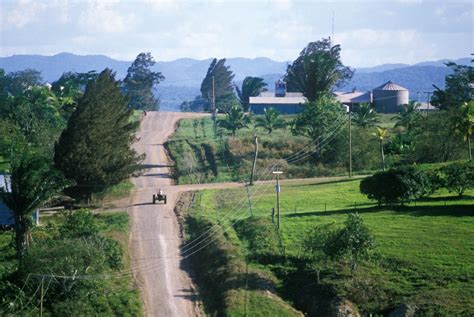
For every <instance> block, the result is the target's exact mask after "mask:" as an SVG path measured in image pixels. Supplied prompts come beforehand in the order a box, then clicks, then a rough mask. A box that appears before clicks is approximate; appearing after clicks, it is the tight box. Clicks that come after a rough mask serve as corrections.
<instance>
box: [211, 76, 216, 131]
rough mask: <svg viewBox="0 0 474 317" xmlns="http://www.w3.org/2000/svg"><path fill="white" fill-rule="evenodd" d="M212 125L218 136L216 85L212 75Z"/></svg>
mask: <svg viewBox="0 0 474 317" xmlns="http://www.w3.org/2000/svg"><path fill="white" fill-rule="evenodd" d="M212 126H213V128H214V137H215V136H216V87H215V84H214V76H212Z"/></svg>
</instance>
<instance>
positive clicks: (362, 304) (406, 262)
mask: <svg viewBox="0 0 474 317" xmlns="http://www.w3.org/2000/svg"><path fill="white" fill-rule="evenodd" d="M359 182H360V180H342V181H335V182H328V183H317V182H313V183H312V182H311V181H306V182H304V184H298V183H295V182H288V183H283V185H282V190H281V212H282V216H281V237H282V241H283V245H284V249H285V253H286V256H287V257H289V258H301V257H302V256H304V249H303V246H302V241H303V240H304V239H305V237H306V235H307V233H308V232H309V231H310V230H311V229H312V228H314V227H315V226H318V225H323V224H329V223H333V224H334V226H335V227H337V226H340V225H342V223H343V222H344V220H345V219H346V215H347V213H348V212H354V211H357V212H358V213H359V214H360V215H361V216H362V218H363V220H364V222H365V224H366V225H367V226H368V227H369V228H370V230H371V232H372V233H373V235H374V236H375V239H376V242H377V249H376V255H377V256H376V259H375V260H374V261H373V262H370V263H369V262H368V263H365V264H363V265H362V266H361V267H360V269H359V271H358V273H357V276H356V278H355V279H354V280H355V281H365V282H364V283H365V284H364V283H362V282H360V283H359V284H357V283H356V282H354V281H353V282H349V283H347V281H346V282H345V280H344V279H343V278H342V277H341V276H344V274H342V275H341V276H339V277H338V276H336V277H334V276H331V274H329V275H327V277H326V278H325V279H323V282H324V283H326V284H328V285H332V287H333V289H336V290H337V291H338V292H340V295H343V296H346V297H349V298H350V299H351V300H352V301H353V302H355V304H356V305H358V306H359V308H362V309H363V310H364V311H366V312H371V313H383V312H386V310H387V309H390V308H393V307H395V306H396V305H397V304H400V303H402V302H405V301H409V302H413V303H416V304H417V305H419V306H420V307H425V308H423V309H425V313H426V314H431V313H438V314H440V315H447V316H449V315H456V314H457V315H463V314H466V312H469V311H471V312H472V311H474V299H473V298H474V284H473V283H472V278H473V276H474V264H473V263H474V240H473V239H472V238H471V237H473V236H474V217H473V216H474V191H473V190H471V191H468V192H467V193H466V195H465V197H464V198H458V197H457V196H455V195H452V194H449V193H447V192H446V191H444V190H442V191H439V192H437V193H436V194H435V195H433V196H432V197H429V198H427V199H423V200H420V201H417V202H416V203H411V204H406V205H404V206H398V207H394V208H387V207H378V206H377V205H376V204H375V203H374V202H372V201H370V200H368V199H367V198H366V197H365V196H363V195H361V194H360V193H359ZM273 186H274V184H268V185H259V186H254V187H252V189H251V192H253V193H254V195H255V196H254V198H253V199H252V211H253V214H254V217H256V218H266V219H270V218H271V208H272V207H275V205H276V196H275V192H274V187H273ZM199 195H200V196H201V197H199ZM193 210H194V211H195V212H199V214H200V215H201V216H203V215H205V217H207V218H209V219H212V220H213V221H214V222H216V223H219V224H220V225H221V226H222V227H223V228H224V229H226V230H227V232H228V234H227V236H228V237H229V239H231V240H232V241H233V243H234V244H236V245H240V246H242V245H244V244H243V243H241V242H240V241H239V240H238V238H236V237H237V235H236V234H235V233H233V232H234V228H235V226H234V227H233V226H232V224H233V223H235V222H238V221H239V220H240V219H243V218H247V217H249V215H250V210H249V207H248V201H247V198H246V192H245V189H242V188H239V189H228V190H220V191H211V190H206V191H203V192H201V193H199V194H198V199H196V203H195V206H194V207H193ZM271 267H272V265H269V266H264V268H266V269H267V270H269V269H270V268H271ZM351 283H352V284H351ZM290 284H291V283H290ZM348 284H350V285H349V286H347V285H348ZM361 285H363V286H364V287H365V288H367V290H365V291H361V290H360V289H358V288H357V287H362V286H361ZM299 287H303V285H299ZM355 289H356V290H357V291H356V292H355V291H354V290H355ZM283 292H284V291H283ZM360 294H367V298H360V296H359V295H360ZM287 296H288V297H289V298H288V299H290V300H294V299H293V298H291V294H290V295H288V294H287ZM426 307H429V308H426Z"/></svg>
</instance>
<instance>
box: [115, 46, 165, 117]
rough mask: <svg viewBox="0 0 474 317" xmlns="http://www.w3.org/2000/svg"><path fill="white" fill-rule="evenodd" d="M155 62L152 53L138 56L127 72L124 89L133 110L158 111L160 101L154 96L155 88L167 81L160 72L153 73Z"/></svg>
mask: <svg viewBox="0 0 474 317" xmlns="http://www.w3.org/2000/svg"><path fill="white" fill-rule="evenodd" d="M153 65H155V61H154V60H153V57H152V56H151V54H150V53H140V54H138V56H137V58H136V59H135V61H134V62H133V63H132V65H131V66H130V67H129V68H128V70H127V76H126V77H125V79H124V80H123V89H124V92H125V94H126V95H127V97H128V98H129V99H130V102H129V106H130V108H133V109H143V110H158V109H159V108H160V102H159V100H158V99H157V98H156V97H155V96H154V94H153V87H154V86H155V85H158V84H159V83H160V82H161V81H163V80H165V76H163V75H162V74H161V73H160V72H153V71H151V67H153Z"/></svg>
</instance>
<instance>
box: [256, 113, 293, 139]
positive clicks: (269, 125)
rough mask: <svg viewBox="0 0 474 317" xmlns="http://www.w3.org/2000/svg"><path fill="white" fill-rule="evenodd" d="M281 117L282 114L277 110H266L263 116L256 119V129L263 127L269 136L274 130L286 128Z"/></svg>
mask: <svg viewBox="0 0 474 317" xmlns="http://www.w3.org/2000/svg"><path fill="white" fill-rule="evenodd" d="M279 116H280V114H279V113H278V111H276V110H275V109H273V108H269V109H267V108H265V109H264V110H263V116H261V117H258V118H256V119H255V127H256V128H258V127H262V128H264V129H265V130H267V132H268V134H271V133H272V132H273V130H275V129H279V128H284V127H285V126H286V122H285V121H284V120H283V119H282V118H280V117H279Z"/></svg>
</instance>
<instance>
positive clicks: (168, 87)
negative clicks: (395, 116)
mask: <svg viewBox="0 0 474 317" xmlns="http://www.w3.org/2000/svg"><path fill="white" fill-rule="evenodd" d="M211 60H212V59H210V58H209V59H205V60H196V59H191V58H180V59H177V60H174V61H170V62H161V61H158V62H157V63H156V64H155V66H154V70H155V71H160V72H161V73H162V74H163V75H164V76H165V77H166V79H165V81H163V82H162V83H160V84H159V85H158V86H157V89H156V94H157V95H158V96H159V97H160V99H161V102H162V108H163V109H166V110H168V109H169V110H172V109H178V107H179V105H180V104H181V102H183V101H185V100H191V99H193V98H194V97H195V96H197V95H199V88H200V85H201V81H202V79H203V77H204V76H205V74H206V72H207V69H208V67H209V64H210V63H211ZM448 61H449V60H439V61H428V62H422V63H417V64H415V65H408V64H383V65H379V66H375V67H364V68H359V69H357V70H356V72H355V74H354V77H353V78H352V80H351V81H350V82H349V83H348V84H346V85H345V86H344V87H340V88H339V89H338V90H343V91H344V90H351V89H352V88H354V87H356V88H357V90H362V91H364V90H371V89H372V88H374V87H377V86H379V85H381V84H383V83H384V82H386V81H388V80H392V81H394V82H396V83H398V84H400V85H402V86H404V87H406V88H407V89H409V90H410V98H412V99H416V98H417V92H418V91H432V90H433V86H432V85H433V84H435V85H437V86H439V87H444V78H445V76H446V75H447V74H449V73H450V69H449V68H447V67H446V66H445V65H444V63H446V62H448ZM470 61H471V59H470V58H461V59H457V60H454V62H456V63H458V64H463V65H468V64H470ZM288 63H289V62H277V61H273V60H271V59H269V58H265V57H259V58H254V59H249V58H229V59H227V65H229V66H230V68H231V69H232V71H233V72H234V73H235V82H236V84H238V85H239V84H240V83H241V82H242V80H243V79H244V78H245V77H246V76H258V77H262V78H264V79H265V81H266V82H267V83H268V88H269V89H270V90H273V83H274V82H275V81H276V80H277V79H279V78H281V77H282V76H283V75H284V73H285V71H286V67H287V65H288ZM130 64H131V61H118V60H115V59H112V58H110V57H107V56H103V55H86V56H80V55H75V54H71V53H60V54H57V55H54V56H42V55H13V56H10V57H0V68H3V69H4V70H5V71H6V72H13V71H18V70H24V69H26V68H33V69H36V70H39V71H41V74H42V76H43V79H44V80H45V81H47V82H53V81H55V80H57V79H58V78H59V77H60V76H61V75H62V73H64V72H66V71H75V72H87V71H90V70H97V71H101V70H102V69H104V68H106V67H108V68H111V69H113V70H114V71H115V72H116V73H117V78H119V79H122V78H124V77H125V75H126V73H127V69H128V67H129V66H130ZM422 96H423V95H422Z"/></svg>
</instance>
